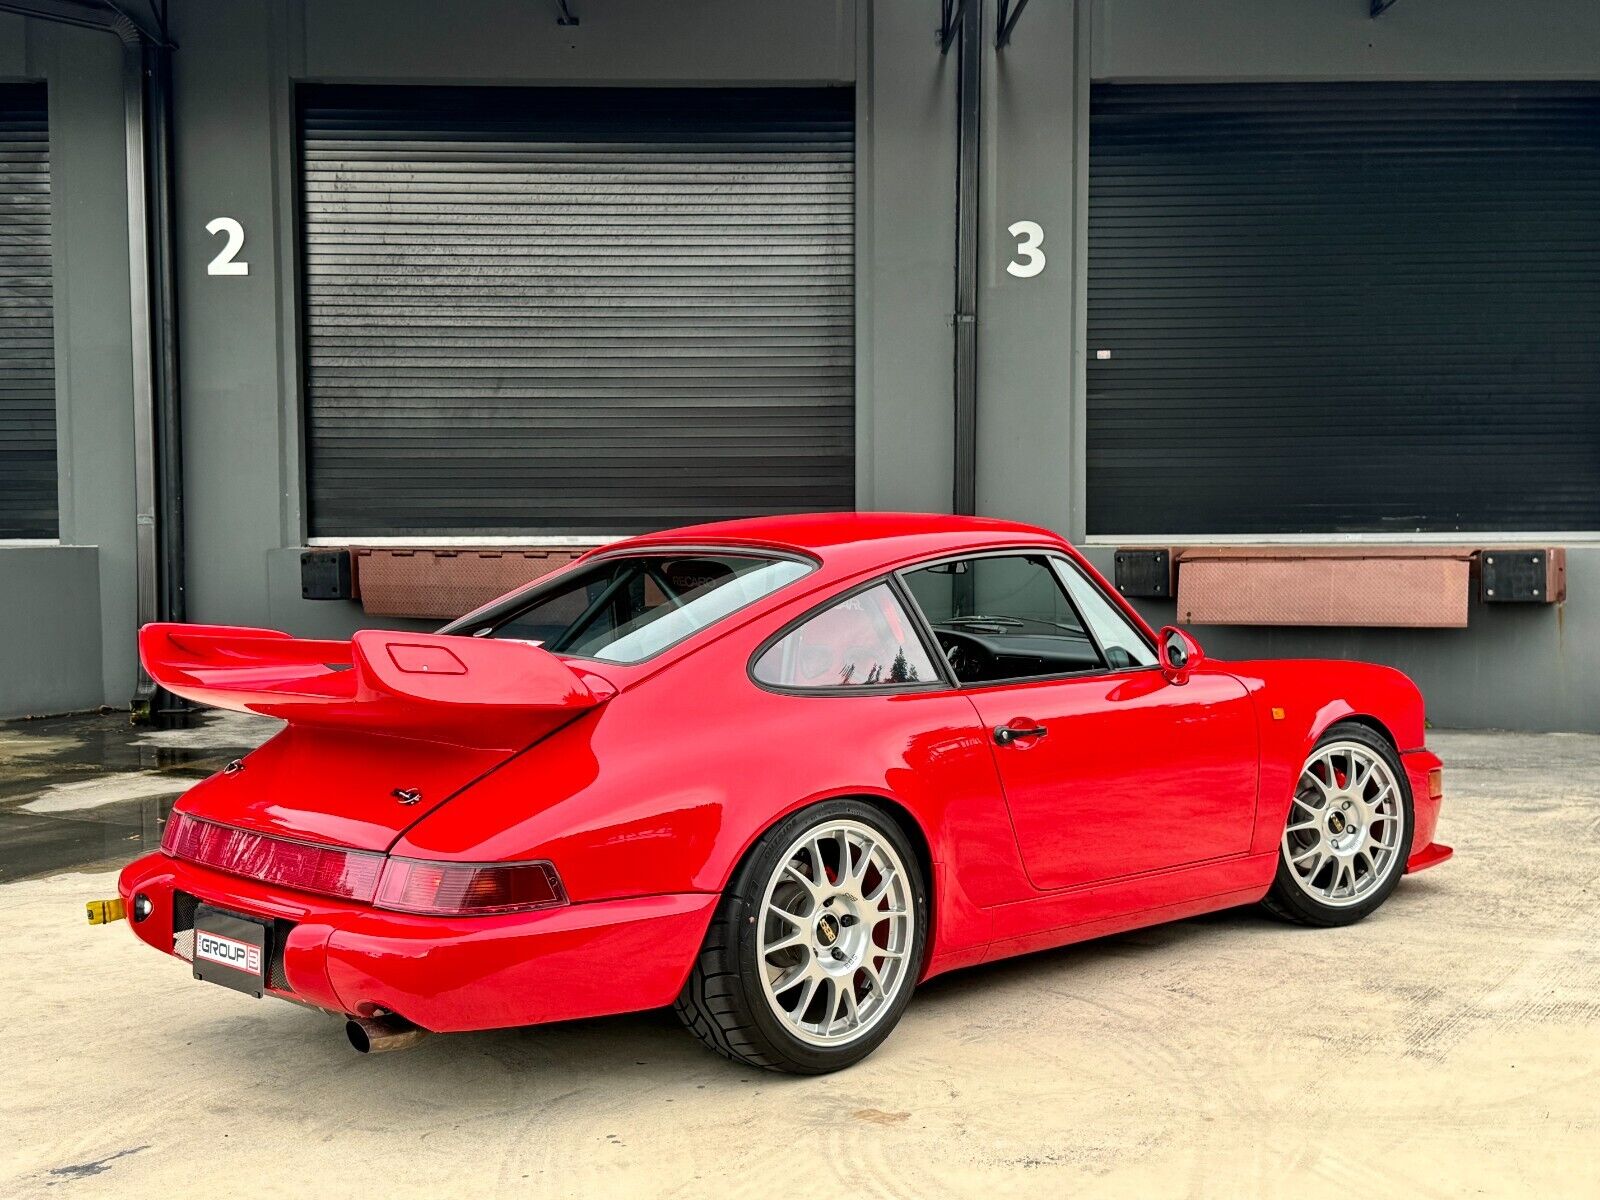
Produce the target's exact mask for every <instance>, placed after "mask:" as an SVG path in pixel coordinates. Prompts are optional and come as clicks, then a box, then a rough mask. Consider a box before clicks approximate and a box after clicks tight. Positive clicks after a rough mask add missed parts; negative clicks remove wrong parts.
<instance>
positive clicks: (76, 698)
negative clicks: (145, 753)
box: [0, 546, 132, 719]
mask: <svg viewBox="0 0 1600 1200" xmlns="http://www.w3.org/2000/svg"><path fill="white" fill-rule="evenodd" d="M0 619H3V620H4V622H5V634H4V636H0V719H4V718H6V717H40V716H46V715H49V714H51V713H64V712H81V711H82V710H84V709H88V708H94V707H96V706H98V705H99V704H100V703H101V702H102V699H103V686H102V683H101V678H100V671H101V665H100V664H101V654H100V650H101V645H100V572H99V565H98V563H97V562H96V551H95V548H94V547H93V546H25V547H24V546H0ZM131 695H132V692H131V690H130V692H129V696H131ZM123 699H124V701H126V700H127V699H128V697H127V696H125V697H123Z"/></svg>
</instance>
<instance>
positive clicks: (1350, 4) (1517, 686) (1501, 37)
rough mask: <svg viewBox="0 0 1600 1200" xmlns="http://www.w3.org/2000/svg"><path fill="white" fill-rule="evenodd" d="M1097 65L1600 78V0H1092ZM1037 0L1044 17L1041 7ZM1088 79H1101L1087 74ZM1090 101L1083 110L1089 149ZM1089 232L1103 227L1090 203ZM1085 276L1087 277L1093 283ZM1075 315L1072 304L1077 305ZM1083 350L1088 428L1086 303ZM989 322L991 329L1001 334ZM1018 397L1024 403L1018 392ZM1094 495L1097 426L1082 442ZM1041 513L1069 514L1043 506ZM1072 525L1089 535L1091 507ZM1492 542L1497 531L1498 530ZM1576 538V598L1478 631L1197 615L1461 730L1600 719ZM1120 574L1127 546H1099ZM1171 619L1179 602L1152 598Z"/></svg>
mask: <svg viewBox="0 0 1600 1200" xmlns="http://www.w3.org/2000/svg"><path fill="white" fill-rule="evenodd" d="M1084 5H1085V6H1086V7H1088V9H1089V11H1088V12H1087V13H1086V14H1085V15H1086V17H1087V20H1088V26H1089V28H1088V30H1087V38H1088V42H1089V48H1090V62H1089V67H1088V71H1089V74H1090V75H1092V78H1093V79H1095V80H1102V79H1105V80H1123V81H1141V82H1163V81H1171V82H1182V81H1214V80H1229V79H1238V80H1267V81H1270V80H1310V79H1316V80H1342V79H1352V80H1355V79H1392V80H1426V79H1600V5H1595V4H1592V3H1586V2H1582V0H1529V2H1527V3H1522V4H1516V5H1507V4H1503V3H1499V2H1498V0H1448V2H1447V0H1405V2H1404V3H1399V4H1396V5H1395V6H1394V7H1393V8H1391V9H1389V11H1387V12H1385V13H1384V14H1383V15H1382V16H1381V17H1379V18H1377V19H1373V18H1371V17H1369V16H1368V15H1367V11H1368V5H1367V3H1366V0H1230V2H1229V3H1227V4H1206V5H1197V4H1192V3H1186V2H1185V0H1092V2H1091V0H1084ZM1032 15H1033V14H1032V11H1031V10H1030V11H1029V13H1028V16H1030V17H1031V16H1032ZM1080 83H1081V84H1083V85H1084V86H1086V81H1082V80H1080ZM1087 119H1088V116H1087V108H1086V106H1085V107H1084V108H1083V109H1082V110H1080V113H1079V117H1078V121H1079V125H1078V133H1079V139H1080V140H1079V160H1078V161H1079V162H1082V161H1083V156H1084V155H1086V154H1087V124H1086V123H1087ZM1078 221H1079V230H1078V238H1079V244H1080V245H1085V244H1086V240H1087V212H1086V211H1085V210H1084V209H1083V208H1080V210H1079V215H1078ZM1080 283H1081V280H1080ZM1061 311H1062V313H1063V317H1064V319H1066V318H1065V311H1066V310H1065V309H1061ZM1071 321H1072V323H1071V326H1070V328H1071V329H1072V331H1073V336H1072V341H1073V344H1074V346H1075V347H1078V348H1080V355H1079V356H1078V357H1076V358H1075V361H1074V367H1073V375H1072V396H1073V408H1074V420H1075V425H1074V428H1075V429H1076V430H1078V431H1080V432H1081V430H1082V428H1083V418H1082V407H1083V405H1082V396H1083V380H1084V371H1083V362H1082V358H1081V347H1082V345H1083V342H1084V330H1085V323H1084V318H1083V312H1082V309H1081V308H1080V309H1078V310H1077V311H1076V312H1073V313H1072V314H1071ZM986 332H987V331H986ZM1010 402H1011V403H1018V402H1022V401H1020V399H1019V398H1017V397H1015V396H1013V397H1012V398H1011V400H1010ZM1070 458H1071V462H1072V470H1073V473H1074V476H1075V486H1076V488H1077V489H1078V492H1079V495H1080V496H1081V488H1082V479H1083V462H1084V456H1083V451H1082V444H1081V439H1080V440H1078V441H1076V442H1075V443H1074V445H1073V448H1072V450H1071V452H1070ZM1039 511H1040V515H1044V514H1045V513H1046V512H1050V511H1054V509H1053V508H1046V507H1045V506H1044V505H1041V506H1040V509H1039ZM1073 513H1074V515H1073V520H1072V521H1071V522H1070V523H1069V525H1068V528H1069V529H1070V531H1071V533H1072V535H1073V536H1074V537H1076V538H1078V539H1080V540H1082V539H1083V538H1084V534H1085V530H1084V525H1083V519H1082V508H1081V504H1075V505H1074V509H1073ZM1487 540H1488V541H1489V542H1490V543H1491V544H1492V543H1493V541H1494V539H1493V538H1492V537H1491V538H1490V539H1487ZM1549 544H1551V545H1563V544H1564V545H1567V546H1568V547H1569V550H1568V559H1567V561H1568V596H1569V600H1568V602H1567V603H1566V604H1564V605H1560V606H1552V605H1528V606H1520V605H1518V606H1509V605H1507V606H1498V605H1493V606H1485V605H1482V604H1478V603H1477V602H1476V601H1474V603H1473V605H1472V609H1471V615H1470V623H1469V625H1468V628H1466V629H1464V630H1423V631H1413V630H1399V629H1361V630H1336V629H1256V628H1238V627H1231V628H1211V627H1205V626H1199V627H1196V628H1195V630H1194V632H1195V634H1196V635H1197V637H1199V639H1200V640H1201V641H1202V642H1203V643H1204V645H1205V647H1206V650H1207V652H1208V653H1210V654H1213V655H1215V656H1217V657H1223V658H1247V657H1258V656H1264V657H1273V658H1278V657H1294V656H1319V657H1332V658H1352V659H1365V660H1368V661H1373V662H1383V663H1389V664H1391V665H1393V666H1396V667H1399V668H1400V669H1402V670H1404V671H1406V672H1407V673H1408V674H1409V675H1411V676H1412V678H1414V679H1415V680H1416V681H1417V682H1418V684H1419V685H1420V686H1421V687H1422V689H1423V693H1424V695H1425V696H1426V697H1427V700H1428V711H1429V717H1430V719H1431V720H1432V721H1433V722H1434V723H1435V724H1437V725H1440V726H1444V727H1457V728H1483V727H1492V728H1513V729H1535V730H1584V731H1590V732H1592V731H1595V730H1597V729H1600V546H1597V545H1596V544H1595V542H1594V541H1593V539H1592V538H1591V539H1588V540H1587V541H1585V540H1584V539H1581V538H1580V539H1578V540H1577V541H1574V540H1573V539H1571V538H1563V537H1562V536H1560V535H1554V536H1552V537H1551V538H1550V539H1549ZM1086 549H1088V551H1089V554H1090V557H1091V558H1092V559H1093V560H1094V561H1095V564H1096V565H1097V566H1098V567H1099V568H1100V569H1101V570H1102V571H1104V572H1105V573H1106V574H1107V575H1109V574H1110V572H1111V562H1112V549H1111V548H1110V547H1104V546H1100V547H1097V546H1088V547H1086ZM1140 608H1141V609H1142V610H1143V611H1144V613H1145V615H1146V617H1147V618H1148V619H1149V620H1151V621H1152V622H1153V623H1155V624H1157V625H1161V624H1170V623H1171V622H1172V621H1173V620H1174V619H1175V606H1174V605H1172V604H1143V603H1141V605H1140Z"/></svg>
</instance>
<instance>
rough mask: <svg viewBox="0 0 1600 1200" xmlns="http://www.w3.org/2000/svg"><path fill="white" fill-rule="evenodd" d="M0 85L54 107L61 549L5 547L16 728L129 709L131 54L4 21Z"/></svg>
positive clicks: (106, 43) (93, 35) (8, 711)
mask: <svg viewBox="0 0 1600 1200" xmlns="http://www.w3.org/2000/svg"><path fill="white" fill-rule="evenodd" d="M0 76H5V77H11V78H23V79H43V80H44V81H45V84H46V88H47V93H48V102H49V120H50V130H51V142H50V160H51V162H50V166H51V210H50V215H51V225H52V268H53V274H54V279H53V284H54V300H55V329H54V334H55V359H56V396H57V420H56V438H57V466H58V472H59V487H60V513H61V517H60V535H59V541H60V542H61V543H62V544H61V545H59V546H39V547H29V548H26V549H0V621H3V622H4V627H5V629H6V631H7V632H6V635H5V637H4V638H0V717H4V716H19V715H28V714H34V713H41V712H60V711H63V710H64V709H72V708H85V707H93V706H96V705H99V704H102V703H110V704H126V703H127V702H128V700H129V699H130V698H131V697H132V695H133V687H134V675H135V670H136V664H135V658H134V645H133V627H134V623H135V619H136V613H135V607H134V596H135V592H134V557H133V556H134V550H133V532H134V508H133V449H132V440H133V399H132V396H133V391H132V389H133V381H132V326H131V323H130V298H129V296H130V293H129V283H128V215H127V174H126V170H127V168H126V157H125V133H124V130H125V122H124V115H123V101H122V82H121V81H122V51H121V46H120V44H119V43H118V41H117V40H116V39H115V38H114V37H111V36H109V35H108V34H104V33H97V32H94V31H91V30H84V29H74V28H69V27H66V26H62V25H53V24H50V23H47V22H43V21H31V20H29V21H25V20H23V19H21V18H17V17H4V18H0ZM102 650H103V651H104V653H102Z"/></svg>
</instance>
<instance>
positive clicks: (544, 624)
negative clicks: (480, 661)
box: [453, 553, 811, 663]
mask: <svg viewBox="0 0 1600 1200" xmlns="http://www.w3.org/2000/svg"><path fill="white" fill-rule="evenodd" d="M809 570H811V567H810V566H809V565H808V564H806V563H802V562H796V561H794V560H793V559H787V558H766V557H760V556H757V555H750V554H703V553H677V554H674V553H663V554H630V555H618V556H617V557H615V558H602V559H599V560H597V561H595V562H594V563H592V564H591V565H589V566H588V567H585V568H583V569H582V570H579V571H576V572H574V573H572V574H570V575H567V576H564V577H562V579H561V580H560V581H559V582H557V583H554V584H552V585H551V587H549V588H548V589H541V590H540V591H539V592H537V593H536V594H535V595H534V596H532V597H530V598H529V599H528V600H527V601H526V602H525V603H523V604H522V605H520V606H519V607H517V608H515V609H513V610H512V611H511V612H510V613H509V614H506V613H499V614H495V615H493V616H491V617H489V618H487V619H486V620H485V621H484V622H483V623H481V624H479V625H477V626H476V627H468V628H464V629H461V630H459V631H458V632H461V633H466V634H471V635H472V636H474V637H495V638H512V639H516V640H518V641H524V642H531V643H533V644H534V645H536V646H542V647H543V648H544V649H546V650H549V651H550V652H551V653H553V654H569V655H574V656H577V657H579V658H593V659H598V660H599V661H601V662H614V663H636V662H643V661H644V660H645V659H647V658H649V657H651V656H652V655H655V654H659V653H660V652H661V651H663V650H665V649H666V648H667V647H668V646H670V645H672V644H673V643H674V642H681V641H682V640H683V639H684V638H686V637H688V636H689V635H690V634H692V633H696V632H698V631H699V630H702V629H705V628H706V627H707V626H709V625H712V624H714V623H716V622H717V621H720V620H722V618H724V617H726V616H727V615H728V614H729V613H732V612H736V611H738V610H739V609H741V608H743V607H745V605H747V604H752V603H754V602H755V601H757V600H759V599H761V597H763V596H765V595H768V594H770V593H772V592H775V591H777V590H778V589H779V588H781V587H783V586H784V585H785V584H787V583H792V582H794V581H795V580H796V579H799V578H800V577H801V576H802V575H804V574H806V573H807V572H808V571H809ZM453 632H454V631H453Z"/></svg>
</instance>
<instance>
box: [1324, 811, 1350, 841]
mask: <svg viewBox="0 0 1600 1200" xmlns="http://www.w3.org/2000/svg"><path fill="white" fill-rule="evenodd" d="M1348 824H1349V822H1348V821H1346V820H1345V819H1344V814H1343V813H1334V814H1333V815H1332V816H1331V817H1329V818H1328V832H1329V833H1331V834H1333V835H1335V836H1338V835H1339V834H1341V833H1343V832H1344V831H1345V828H1346V826H1348Z"/></svg>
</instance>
